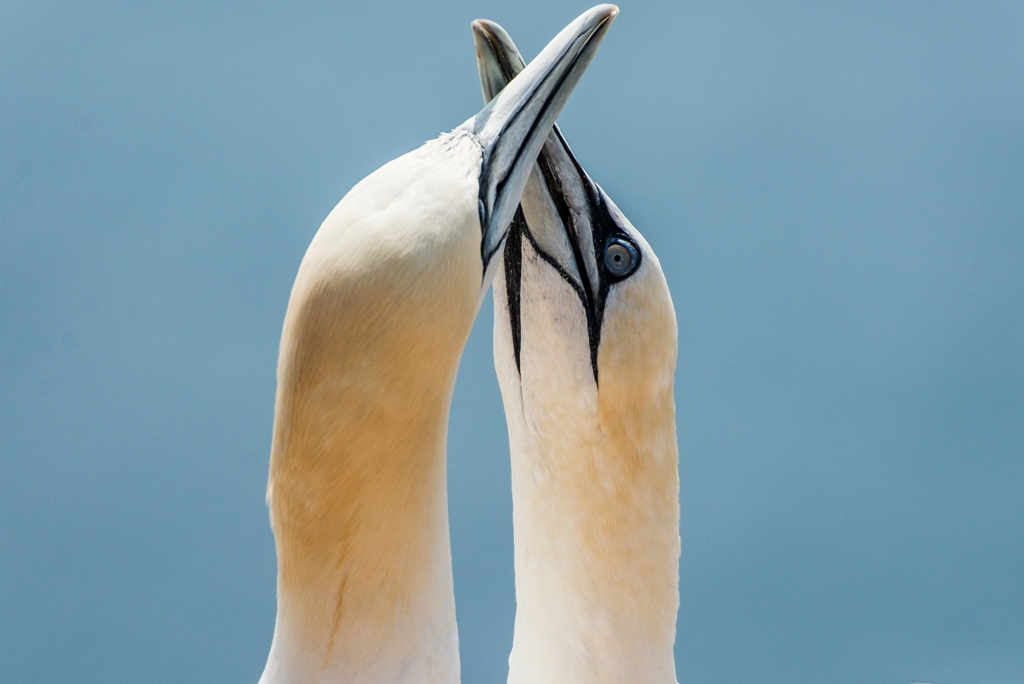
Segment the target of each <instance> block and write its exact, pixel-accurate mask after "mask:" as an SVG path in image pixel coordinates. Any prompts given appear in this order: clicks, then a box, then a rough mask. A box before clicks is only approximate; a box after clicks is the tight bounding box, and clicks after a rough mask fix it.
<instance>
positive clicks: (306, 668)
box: [261, 136, 480, 684]
mask: <svg viewBox="0 0 1024 684" xmlns="http://www.w3.org/2000/svg"><path fill="white" fill-rule="evenodd" d="M450 137H451V136H449V137H448V138H445V137H442V139H439V141H437V142H434V143H428V144H427V145H424V146H423V147H422V148H420V149H419V150H417V151H414V152H412V153H410V154H408V155H405V156H403V157H400V158H399V159H397V160H395V161H392V162H390V163H389V164H386V165H385V166H384V167H382V168H381V169H379V170H378V171H376V172H374V173H373V174H371V175H370V176H368V177H367V178H365V179H363V181H361V182H360V183H359V184H358V185H356V186H355V187H354V188H353V189H352V190H351V191H350V192H349V193H348V194H347V195H346V196H345V198H344V199H343V200H342V201H341V202H340V203H339V204H338V205H337V206H336V207H335V209H334V210H333V211H332V212H331V214H330V215H329V216H328V217H327V219H326V220H325V221H324V224H323V225H322V226H321V227H320V230H319V231H318V232H317V234H316V236H315V237H314V238H313V241H312V243H311V244H310V247H309V249H308V251H307V252H306V255H305V257H304V258H303V261H302V265H301V266H300V267H299V273H298V275H297V277H296V280H295V285H294V286H293V288H292V294H291V298H290V300H289V302H288V310H287V313H286V314H285V322H284V330H283V332H282V336H281V350H280V356H279V361H278V378H277V380H278V389H277V398H276V405H275V415H274V435H273V443H272V447H271V455H270V477H269V483H268V489H267V501H268V504H269V506H270V519H271V526H272V527H273V530H274V538H275V543H276V547H277V566H278V579H277V593H278V596H277V609H278V610H277V622H276V625H275V629H274V639H273V642H272V644H271V649H270V656H269V658H268V661H267V666H266V669H265V671H264V675H263V679H262V680H261V684H277V683H279V682H282V683H283V682H288V684H306V683H311V682H317V683H318V684H325V683H327V682H346V683H353V682H358V683H364V682H365V683H370V682H416V683H417V684H421V683H422V684H456V683H457V682H458V680H459V656H458V633H457V630H456V622H455V597H454V590H453V581H452V561H451V545H450V542H449V534H448V504H447V485H446V467H445V466H446V447H447V432H448V412H449V408H450V405H451V399H452V392H453V389H454V385H455V376H456V373H457V370H458V365H459V359H460V357H461V355H462V349H463V347H464V346H465V343H466V339H467V338H468V336H469V331H470V328H471V327H472V324H473V319H474V318H475V316H476V312H477V309H478V307H479V291H480V227H479V218H478V211H477V196H476V187H477V186H476V177H477V172H478V169H479V165H480V154H479V148H478V146H476V147H474V146H465V145H464V146H463V147H462V148H457V149H455V151H454V153H453V152H451V151H450V149H449V148H451V144H450V142H451V141H450V140H449V138H450ZM463 148H465V149H463ZM439 150H440V152H439ZM460 150H461V156H460V154H456V153H459V152H460ZM440 153H446V154H447V155H448V156H447V157H446V158H445V159H446V163H445V164H441V165H438V164H433V163H432V162H436V156H437V154H440ZM432 155H433V156H432ZM435 167H438V168H440V170H437V168H435ZM425 170H426V171H431V172H430V173H427V172H426V171H425Z"/></svg>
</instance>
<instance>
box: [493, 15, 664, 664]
mask: <svg viewBox="0 0 1024 684" xmlns="http://www.w3.org/2000/svg"><path fill="white" fill-rule="evenodd" d="M473 31H474V39H475V42H476V49H477V59H478V65H479V68H480V77H481V83H482V86H483V90H484V98H485V100H486V99H490V98H492V97H495V96H496V95H497V96H498V97H500V94H499V91H501V90H502V87H503V86H505V84H506V83H507V82H508V81H509V80H510V79H512V77H513V76H514V75H515V74H516V73H518V72H519V71H521V70H522V69H523V60H522V58H521V57H520V55H519V53H518V51H517V50H516V48H515V45H514V44H513V43H512V40H511V38H509V36H508V34H507V33H505V31H504V30H503V29H502V28H501V27H500V26H498V25H497V24H494V23H492V22H487V21H478V22H474V24H473ZM494 307H495V316H494V365H495V369H496V371H497V374H498V381H499V384H500V385H501V393H502V399H503V401H504V404H505V414H506V420H507V421H508V432H509V442H510V445H509V446H510V451H511V457H512V503H513V517H514V523H515V582H516V620H515V636H514V643H513V647H512V654H511V656H510V657H509V682H510V684H546V683H548V682H550V683H552V684H554V683H557V684H613V683H614V684H635V683H637V682H644V683H645V684H675V682H676V675H675V658H674V656H673V652H672V647H673V643H674V641H675V623H676V611H677V608H678V605H679V590H678V582H679V503H678V495H679V471H678V464H677V460H678V447H677V444H676V431H675V402H674V398H673V394H672V384H673V383H672V376H673V372H674V370H675V362H676V319H675V312H674V310H673V307H672V300H671V298H670V296H669V291H668V285H667V283H666V282H665V276H664V274H663V273H662V270H661V266H660V264H659V263H658V259H657V257H655V255H654V252H653V251H651V248H650V246H649V245H648V244H647V242H646V241H645V240H644V238H643V237H642V236H641V235H640V233H639V232H637V230H636V229H635V228H634V227H633V226H632V224H630V222H629V221H628V220H627V219H626V217H625V216H623V214H622V212H620V211H619V209H618V208H617V207H616V206H615V204H614V203H612V201H611V199H610V198H609V197H608V196H607V195H606V194H605V193H604V191H603V190H602V189H601V188H600V187H598V185H597V184H596V183H594V181H593V180H591V179H590V177H589V176H588V175H587V174H586V172H585V171H584V170H583V168H582V167H581V166H580V165H579V163H578V162H577V161H576V159H575V157H574V156H573V155H572V153H571V152H570V150H569V147H568V145H567V144H566V142H565V139H564V138H562V135H561V133H560V132H559V130H558V128H557V127H555V128H554V129H553V131H552V133H551V135H550V136H549V138H548V140H547V142H546V144H545V146H544V149H543V150H542V152H541V154H540V156H539V157H538V160H537V165H536V167H535V170H534V172H533V173H532V175H531V177H530V180H529V182H528V183H527V185H526V189H525V190H524V192H523V195H522V199H521V210H520V211H517V213H516V215H515V219H514V220H513V223H512V226H511V228H510V229H509V235H508V239H507V243H506V246H505V253H504V259H503V264H502V266H501V268H500V269H499V271H498V273H497V275H496V278H495V281H494Z"/></svg>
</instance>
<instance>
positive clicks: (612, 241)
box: [604, 237, 639, 278]
mask: <svg viewBox="0 0 1024 684" xmlns="http://www.w3.org/2000/svg"><path fill="white" fill-rule="evenodd" d="M637 256H638V255H637V251H636V247H634V246H633V243H631V242H629V241H628V240H623V239H622V238H620V237H613V238H608V242H606V243H605V245H604V266H605V268H607V269H608V272H609V273H611V274H612V275H613V276H616V277H619V278H621V277H622V276H627V275H629V274H630V273H632V272H633V269H635V268H636V266H637V262H638V261H639V259H638V258H637Z"/></svg>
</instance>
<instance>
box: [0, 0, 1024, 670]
mask: <svg viewBox="0 0 1024 684" xmlns="http://www.w3.org/2000/svg"><path fill="white" fill-rule="evenodd" d="M766 5H767V4H761V3H757V4H754V3H732V2H715V3H702V4H694V3H669V2H664V3H637V4H633V3H624V4H623V6H622V14H621V15H620V17H619V19H618V20H617V21H616V23H615V25H614V26H613V27H612V29H611V31H610V32H609V34H608V36H607V37H606V40H605V42H604V44H603V46H602V48H601V51H600V52H599V54H598V56H597V59H596V60H595V62H594V63H593V65H592V66H591V68H590V70H589V72H588V73H587V74H586V76H585V77H584V79H583V81H582V82H581V84H580V86H579V88H578V89H577V91H576V93H575V95H574V96H573V98H572V99H571V100H570V102H569V105H568V107H567V109H566V110H565V112H564V114H563V116H562V117H561V120H560V121H561V124H562V126H563V130H564V131H565V133H566V136H567V138H568V139H569V141H570V142H571V143H572V145H573V147H574V148H575V150H576V151H577V153H578V156H579V157H580V159H581V161H582V162H583V164H584V165H585V166H586V167H587V168H588V170H589V171H590V172H591V174H592V175H593V176H594V177H595V178H596V179H597V180H598V181H599V182H600V183H601V184H602V185H603V186H604V187H605V189H606V190H607V191H608V192H609V194H610V195H611V196H612V197H613V198H614V199H615V201H616V202H617V203H618V204H619V205H620V206H621V207H622V209H623V210H624V211H625V213H626V214H627V216H629V217H630V218H631V219H632V221H633V222H634V223H635V224H636V225H637V227H638V228H639V229H640V230H641V231H642V232H643V233H644V234H645V235H646V237H647V238H648V240H649V241H650V242H651V244H652V245H653V246H654V248H655V250H656V251H657V253H658V254H659V256H660V258H661V261H662V264H663V265H664V268H665V271H666V273H667V275H668V279H669V283H670V286H671V288H672V292H673V296H674V298H675V304H676V308H677V311H678V315H679V323H680V360H679V369H678V374H677V402H678V417H679V440H680V446H681V473H682V537H683V557H682V582H681V590H682V608H681V611H680V621H679V636H678V645H677V660H678V668H679V677H680V681H681V682H683V683H684V684H687V683H690V682H723V683H727V682H748V681H766V682H788V683H808V684H810V683H819V682H832V683H835V684H843V683H847V682H848V683H850V684H854V683H856V684H863V683H864V682H891V683H895V684H903V683H906V684H909V682H917V681H928V682H937V683H938V684H952V683H954V682H986V683H988V684H1001V683H1007V684H1010V683H1012V684H1020V682H1022V681H1024V275H1022V274H1024V47H1022V45H1024V44H1022V39H1021V37H1022V35H1024V4H1022V3H1020V2H1004V3H939V2H928V3H925V2H909V1H908V2H900V3H884V2H859V3H828V4H827V6H825V5H824V4H822V3H812V2H807V3H771V6H770V7H769V6H766ZM585 8H586V5H585V4H573V3H564V2H559V3H552V2H539V1H537V2H533V1H530V2H527V1H523V2H518V3H508V4H505V3H498V2H490V1H481V2H473V3H470V2H464V1H463V2H450V3H446V4H444V5H439V6H437V7H429V6H426V5H423V4H418V3H407V4H401V3H383V2H381V3H361V4H358V5H354V4H346V3H341V2H331V3H322V4H316V3H301V2H291V3H285V2H274V3H264V4H260V5H258V6H256V5H253V6H248V5H245V4H242V3H228V2H207V1H204V2H191V1H187V2H182V1H176V2H162V3H133V2H91V3H81V2H80V3H73V2H40V1H31V2H26V1H21V0H4V2H3V3H2V4H0V672H2V675H0V678H2V679H3V681H5V682H40V683H43V682H47V683H48V682H60V681H75V682H104V683H110V682H132V683H134V682H185V681H189V682H255V680H256V679H257V677H258V676H259V673H260V672H261V670H262V667H263V663H264V660H265V657H266V653H267V650H268V647H269V644H270V637H271V634H272V630H273V619H274V582H275V562H274V550H273V543H272V537H271V534H270V530H269V525H268V521H267V512H266V508H265V506H264V503H263V495H264V487H265V480H266V470H267V456H268V451H269V441H270V431H271V420H272V414H273V395H274V369H275V362H276V349H277V344H278V338H279V333H280V325H281V321H282V318H283V315H284V310H285V304H286V301H287V297H288V292H289V289H290V286H291V281H292V278H293V276H294V274H295V271H296V268H297V267H298V264H299V260H300V259H301V257H302V254H303V252H304V250H305V248H306V245H307V244H308V242H309V240H310V238H311V237H312V235H313V233H314V231H315V230H316V228H317V226H318V225H319V223H320V221H321V220H322V219H323V218H324V216H326V214H327V212H328V211H329V210H330V209H331V207H332V206H333V205H334V204H335V203H336V202H337V201H338V199H339V198H340V197H341V196H342V195H343V194H344V193H345V191H346V190H347V189H348V188H349V187H351V186H352V185H353V184H354V183H355V182H356V181H358V180H359V179H360V178H361V177H363V176H364V175H366V174H367V173H369V172H370V171H372V170H373V169H374V168H376V167H377V166H379V165H380V164H382V163H384V162H385V161H387V160H389V159H391V158H393V157H395V156H398V155H399V154H401V153H403V152H406V151H408V150H410V149H412V148H414V147H416V146H418V145H419V144H420V143H421V142H422V141H424V140H426V139H428V138H431V137H433V136H435V135H436V134H437V133H438V132H440V131H444V130H449V129H450V128H452V127H453V126H455V125H457V124H459V123H460V122H462V121H463V120H465V119H466V118H467V117H469V116H470V115H471V114H473V113H474V112H475V111H476V110H477V109H478V108H479V107H480V105H481V96H480V92H479V86H478V84H477V76H476V66H475V61H474V56H473V46H472V40H471V36H470V32H469V22H470V21H471V20H472V19H474V18H477V17H488V18H491V19H494V20H497V21H499V22H501V23H502V24H503V25H504V26H505V27H506V28H507V29H508V30H509V31H510V33H511V34H512V35H513V37H514V38H515V39H516V40H517V42H518V43H519V46H520V48H521V49H522V51H523V53H524V54H525V55H527V56H528V57H529V56H532V55H534V54H536V53H537V52H538V51H539V50H540V49H541V47H543V45H544V43H545V42H546V41H547V40H548V39H549V38H550V37H552V36H553V35H554V34H555V33H556V32H557V31H558V30H559V29H561V28H562V26H564V25H565V24H566V23H568V22H569V21H570V20H571V19H572V18H573V17H574V16H575V15H576V14H578V13H579V12H581V11H582V10H584V9H585ZM490 307H491V305H490V303H489V302H487V303H485V305H484V308H483V311H482V313H481V315H480V318H479V320H478V321H477V325H476V327H475V328H474V331H473V334H472V337H471V339H470V343H469V346H468V347H467V349H466V354H465V357H464V360H463V364H462V368H461V372H460V376H459V381H458V388H457V391H456V397H455V402H454V408H453V412H452V419H451V439H450V465H449V468H450V493H451V503H450V506H451V517H452V535H453V548H454V556H455V579H456V593H457V598H458V617H459V625H460V636H461V640H462V658H463V680H464V681H465V682H467V683H469V682H483V683H492V682H493V683H500V682H503V681H504V679H505V676H506V673H507V655H508V650H509V646H510V644H511V634H512V617H513V611H514V600H513V598H514V597H513V584H512V582H513V577H512V568H511V565H512V557H511V553H512V543H511V517H510V516H511V500H510V492H509V473H508V470H509V466H508V455H507V453H508V452H507V442H506V435H505V427H504V420H503V416H502V409H501V403H500V397H499V394H498V388H497V384H496V381H495V378H494V371H493V368H492V365H491V352H490V337H491V320H492V315H491V308H490Z"/></svg>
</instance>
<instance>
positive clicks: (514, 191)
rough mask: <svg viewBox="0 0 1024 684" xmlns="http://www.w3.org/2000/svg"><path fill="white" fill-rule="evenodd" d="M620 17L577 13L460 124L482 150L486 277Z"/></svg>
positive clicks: (601, 8) (609, 12)
mask: <svg viewBox="0 0 1024 684" xmlns="http://www.w3.org/2000/svg"><path fill="white" fill-rule="evenodd" d="M618 13H619V8H618V7H616V6H615V5H598V6H597V7H594V8H593V9H590V10H588V11H587V12H584V13H583V14H581V15H580V16H579V17H577V18H576V20H575V21H573V22H572V23H571V24H569V25H568V26H566V27H565V28H564V29H562V31H561V33H559V34H558V35H557V36H555V38H554V39H553V40H552V41H551V42H550V43H548V45H547V47H545V48H544V50H543V51H542V52H541V53H540V54H539V55H537V58H536V59H534V60H533V62H531V63H530V65H529V66H528V67H526V68H525V69H523V71H522V72H521V73H520V74H519V75H518V76H516V77H515V78H514V79H512V80H511V82H510V83H509V84H508V85H507V86H505V87H504V89H502V90H501V92H500V93H499V94H498V95H497V97H495V98H494V99H492V100H491V101H490V102H489V103H488V104H487V106H486V107H484V108H483V109H482V110H480V112H479V113H478V114H477V115H476V116H474V117H473V118H472V119H470V120H469V121H467V122H466V123H465V124H463V126H462V127H463V128H468V129H469V130H471V131H472V132H473V133H475V134H476V136H477V138H478V139H479V141H480V144H481V145H482V147H483V163H482V165H481V168H480V195H479V207H480V228H481V230H482V231H483V240H482V242H481V245H480V254H481V257H482V258H483V263H484V272H485V274H486V273H487V272H488V265H489V264H490V262H491V258H492V257H493V256H494V254H495V253H496V252H497V251H498V250H499V249H500V248H501V245H502V242H503V241H504V239H505V235H506V234H507V232H508V225H509V222H510V221H511V220H512V215H513V214H514V213H515V210H516V206H518V204H519V198H520V196H521V195H522V193H523V188H524V187H525V186H526V180H527V178H528V177H529V175H530V171H531V169H532V168H533V164H534V162H535V161H536V159H537V155H538V154H540V150H541V147H543V145H544V141H545V140H546V139H547V137H548V133H550V132H551V127H552V126H553V125H554V123H555V119H556V118H557V117H558V114H559V113H560V112H561V111H562V107H563V106H564V105H565V102H566V100H567V99H568V98H569V94H570V93H571V92H572V90H573V88H574V87H575V86H576V83H577V82H579V79H580V77H581V76H582V75H583V72H584V71H585V70H586V68H587V66H588V65H589V64H590V62H591V60H592V59H593V58H594V53H595V52H596V51H597V46H598V45H599V44H600V42H601V39H602V38H603V37H604V34H605V32H606V31H607V30H608V27H609V26H610V25H611V22H612V20H614V19H615V16H616V15H617V14H618Z"/></svg>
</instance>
